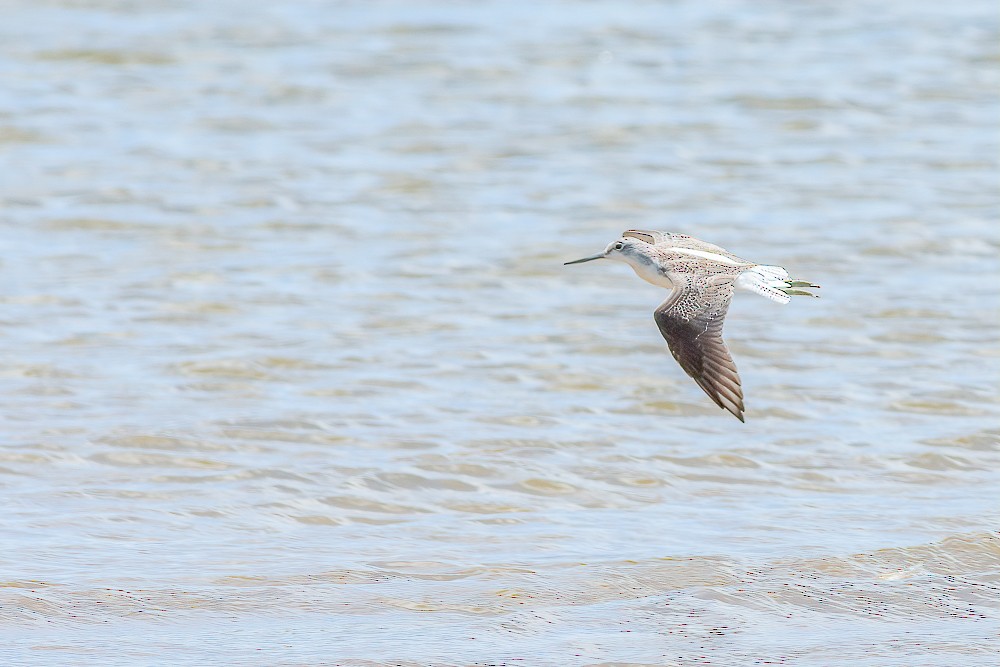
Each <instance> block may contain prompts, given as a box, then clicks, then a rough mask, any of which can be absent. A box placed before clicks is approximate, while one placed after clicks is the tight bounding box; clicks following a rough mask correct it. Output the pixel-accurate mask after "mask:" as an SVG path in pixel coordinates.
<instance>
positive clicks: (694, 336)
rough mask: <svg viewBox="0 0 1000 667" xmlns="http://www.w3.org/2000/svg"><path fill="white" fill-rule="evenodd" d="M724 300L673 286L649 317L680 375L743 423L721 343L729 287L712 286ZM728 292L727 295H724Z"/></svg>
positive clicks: (734, 376)
mask: <svg viewBox="0 0 1000 667" xmlns="http://www.w3.org/2000/svg"><path fill="white" fill-rule="evenodd" d="M714 287H715V288H716V289H721V290H724V292H723V293H722V294H717V295H716V297H718V296H723V295H724V296H725V298H724V299H719V298H714V299H708V300H705V299H702V298H701V297H702V295H700V294H699V288H698V287H697V286H694V285H691V284H688V285H677V286H676V287H675V288H674V290H673V291H672V292H671V293H670V296H669V297H668V298H667V300H666V301H664V302H663V303H662V304H661V305H660V307H659V308H657V309H656V310H655V311H654V313H653V318H654V319H655V320H656V325H657V326H658V327H659V328H660V333H661V334H663V337H664V338H665V339H666V341H667V346H668V347H669V348H670V353H671V354H672V355H673V356H674V359H676V360H677V363H679V364H680V366H681V368H683V369H684V372H685V373H687V374H688V375H690V376H691V377H692V378H694V381H695V382H697V383H698V386H699V387H701V388H702V390H704V392H705V393H706V394H708V396H709V398H711V399H712V400H713V401H715V403H716V405H718V406H719V407H720V408H723V409H725V410H728V411H729V412H731V413H732V414H733V415H734V416H735V417H736V418H737V419H739V420H740V421H744V419H743V410H744V408H743V390H742V389H741V388H740V376H739V374H738V373H737V371H736V364H735V363H733V357H732V355H730V354H729V348H727V347H726V343H725V341H723V340H722V324H723V321H724V319H725V317H726V311H727V310H728V309H729V302H730V301H731V300H732V294H733V285H732V284H731V283H730V284H729V285H728V286H727V285H725V284H722V285H719V284H717V285H714ZM725 291H728V293H725Z"/></svg>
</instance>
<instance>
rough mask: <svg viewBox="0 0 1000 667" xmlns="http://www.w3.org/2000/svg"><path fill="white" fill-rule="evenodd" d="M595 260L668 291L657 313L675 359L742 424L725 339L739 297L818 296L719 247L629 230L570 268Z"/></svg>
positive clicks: (741, 408)
mask: <svg viewBox="0 0 1000 667" xmlns="http://www.w3.org/2000/svg"><path fill="white" fill-rule="evenodd" d="M593 259H615V260H618V261H623V262H625V263H627V264H629V265H630V266H631V267H632V268H633V270H635V272H636V273H637V274H638V275H639V277H640V278H642V279H643V280H646V281H647V282H650V283H652V284H654V285H659V286H661V287H667V288H669V289H670V290H671V292H670V295H669V296H668V297H667V299H666V301H664V302H663V303H661V304H660V306H659V307H658V308H657V309H656V310H655V311H654V312H653V318H654V319H655V320H656V324H657V326H658V327H659V329H660V333H661V334H662V335H663V338H664V339H666V341H667V347H668V348H669V349H670V353H671V354H672V355H673V357H674V359H676V360H677V363H678V364H680V366H681V368H682V369H684V372H685V373H687V374H688V375H690V376H691V377H692V378H693V379H694V381H695V382H697V383H698V386H699V387H701V388H702V390H703V391H704V392H705V393H706V394H707V395H708V396H709V398H711V399H712V400H713V401H714V402H715V404H716V405H718V406H719V407H720V408H723V409H725V410H728V411H729V412H731V413H732V414H733V415H734V416H735V417H736V418H737V419H739V420H740V421H744V417H743V413H744V404H743V390H742V387H741V383H740V377H739V373H738V372H737V370H736V364H735V363H734V362H733V358H732V355H731V354H730V353H729V348H728V347H727V346H726V343H725V341H723V339H722V325H723V322H724V320H725V317H726V311H727V310H728V309H729V303H730V302H731V301H732V298H733V294H734V292H735V291H736V290H737V289H745V290H748V291H752V292H755V293H757V294H760V295H761V296H764V297H766V298H769V299H771V300H774V301H778V302H780V303H786V302H787V301H788V297H789V296H796V295H808V296H814V295H813V294H811V293H809V292H806V291H804V290H802V289H797V288H801V287H818V286H817V285H813V284H812V283H809V282H807V281H801V280H792V279H789V278H788V272H787V271H785V270H784V269H783V268H781V267H779V266H768V265H764V264H755V263H753V262H749V261H747V260H745V259H743V258H741V257H738V256H736V255H734V254H733V253H731V252H729V251H728V250H725V249H723V248H720V247H719V246H717V245H713V244H711V243H706V242H705V241H700V240H698V239H696V238H694V237H691V236H686V235H684V234H670V233H668V232H659V231H651V230H642V229H630V230H628V231H626V232H625V233H623V234H622V237H621V238H620V239H619V240H618V241H615V242H613V243H611V244H610V245H609V246H608V247H607V248H606V249H605V251H604V252H603V253H598V254H597V255H593V256H591V257H585V258H583V259H579V260H576V261H575V262H567V264H576V263H579V262H586V261H590V260H593Z"/></svg>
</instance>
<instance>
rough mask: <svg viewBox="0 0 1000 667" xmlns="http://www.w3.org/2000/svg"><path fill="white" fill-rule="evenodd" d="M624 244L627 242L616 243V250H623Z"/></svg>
mask: <svg viewBox="0 0 1000 667" xmlns="http://www.w3.org/2000/svg"><path fill="white" fill-rule="evenodd" d="M623 245H625V244H624V243H622V242H621V241H619V242H618V243H616V244H615V250H621V249H622V246H623Z"/></svg>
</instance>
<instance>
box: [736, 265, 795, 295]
mask: <svg viewBox="0 0 1000 667" xmlns="http://www.w3.org/2000/svg"><path fill="white" fill-rule="evenodd" d="M787 280H788V271H785V270H784V269H783V268H781V267H780V266H767V265H765V264H758V265H757V266H755V267H753V268H749V269H747V270H746V271H744V272H743V273H741V274H740V276H739V277H738V278H737V279H736V288H737V289H742V290H746V291H748V292H753V293H754V294H759V295H761V296H762V297H764V298H766V299H770V300H771V301H777V302H778V303H788V302H789V301H791V298H790V297H789V296H788V295H787V294H785V293H784V291H783V290H785V289H788V283H787V282H786V281H787Z"/></svg>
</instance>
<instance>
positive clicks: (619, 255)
mask: <svg viewBox="0 0 1000 667" xmlns="http://www.w3.org/2000/svg"><path fill="white" fill-rule="evenodd" d="M648 246H649V244H648V243H647V242H646V241H643V240H641V239H638V238H632V237H629V236H623V237H621V238H620V239H618V240H617V241H613V242H611V243H609V244H608V247H607V248H605V249H604V252H599V253H597V254H596V255H591V256H590V257H583V258H581V259H575V260H573V261H572V262H566V264H581V263H583V262H589V261H591V260H594V259H613V260H615V261H618V262H625V263H626V264H632V265H635V263H636V262H641V261H643V259H644V258H645V257H646V255H647V251H646V249H645V248H646V247H648Z"/></svg>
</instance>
